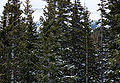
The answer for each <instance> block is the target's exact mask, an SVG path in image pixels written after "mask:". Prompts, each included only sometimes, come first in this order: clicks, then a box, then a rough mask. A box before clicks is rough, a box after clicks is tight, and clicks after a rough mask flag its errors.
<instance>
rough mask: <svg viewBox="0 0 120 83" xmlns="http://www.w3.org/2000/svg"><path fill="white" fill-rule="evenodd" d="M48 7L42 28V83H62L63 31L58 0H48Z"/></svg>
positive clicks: (40, 76) (45, 10) (42, 21)
mask: <svg viewBox="0 0 120 83" xmlns="http://www.w3.org/2000/svg"><path fill="white" fill-rule="evenodd" d="M47 3H48V6H46V7H45V9H44V16H45V19H44V20H42V19H41V20H40V21H41V23H42V24H41V25H42V27H41V28H40V47H41V49H40V51H41V53H40V54H39V55H40V57H41V66H40V70H41V71H40V73H41V74H40V75H39V79H40V82H47V83H54V82H56V83H57V82H61V81H60V80H61V77H62V72H61V64H62V62H60V60H61V59H60V58H61V51H60V48H61V45H60V41H61V30H60V28H59V26H58V24H57V19H56V0H47Z"/></svg>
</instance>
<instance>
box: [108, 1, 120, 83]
mask: <svg viewBox="0 0 120 83" xmlns="http://www.w3.org/2000/svg"><path fill="white" fill-rule="evenodd" d="M107 2H108V4H107V9H108V10H109V12H108V13H107V16H106V19H107V25H108V26H109V27H110V43H109V48H110V52H111V53H110V58H109V59H110V63H111V67H110V70H111V72H110V73H109V74H108V75H109V76H108V77H109V78H110V79H109V82H111V83H115V82H116V83H119V82H120V75H119V74H120V73H119V71H120V70H119V69H120V63H119V60H120V56H119V55H120V43H119V42H120V41H119V40H120V36H119V34H120V28H119V26H120V25H119V24H120V21H119V19H120V9H119V5H120V1H119V0H107Z"/></svg>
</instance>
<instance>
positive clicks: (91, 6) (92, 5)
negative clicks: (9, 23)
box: [0, 0, 100, 21]
mask: <svg viewBox="0 0 120 83" xmlns="http://www.w3.org/2000/svg"><path fill="white" fill-rule="evenodd" d="M21 1H22V2H24V1H25V0H21ZM80 1H81V3H82V5H83V6H84V3H85V6H86V7H88V10H89V11H90V19H92V20H98V19H99V18H100V12H98V11H97V10H98V9H99V7H98V5H97V4H98V3H100V0H80ZM6 2H7V0H1V2H0V15H2V11H3V9H4V7H3V6H4V5H5V3H6ZM31 5H32V8H33V10H35V12H34V14H33V16H34V21H39V18H38V17H40V16H42V15H43V14H42V12H43V11H42V8H44V7H45V5H46V2H45V1H43V0H31Z"/></svg>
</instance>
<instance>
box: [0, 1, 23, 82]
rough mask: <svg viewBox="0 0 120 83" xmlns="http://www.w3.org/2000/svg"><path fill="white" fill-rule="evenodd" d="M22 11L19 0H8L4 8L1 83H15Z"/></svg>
mask: <svg viewBox="0 0 120 83" xmlns="http://www.w3.org/2000/svg"><path fill="white" fill-rule="evenodd" d="M21 14H22V11H21V10H20V1H19V0H15V1H14V0H8V2H7V3H6V5H5V6H4V11H3V17H2V28H1V36H0V40H1V46H0V47H1V55H0V56H1V82H6V83H10V82H15V79H14V75H15V67H14V64H15V62H14V58H15V56H16V53H17V42H16V40H17V38H18V37H19V31H20V25H19V24H20V22H21V21H20V20H21Z"/></svg>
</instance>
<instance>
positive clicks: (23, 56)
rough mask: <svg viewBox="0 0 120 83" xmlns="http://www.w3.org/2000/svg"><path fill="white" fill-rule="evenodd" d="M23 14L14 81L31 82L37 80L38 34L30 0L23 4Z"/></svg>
mask: <svg viewBox="0 0 120 83" xmlns="http://www.w3.org/2000/svg"><path fill="white" fill-rule="evenodd" d="M24 7H25V9H24V12H23V13H24V15H25V17H23V19H22V23H21V24H22V25H21V28H22V34H21V36H20V38H19V47H18V49H19V52H18V53H17V57H16V58H15V62H16V66H15V67H16V69H17V74H16V81H17V82H24V83H31V82H38V78H37V75H38V71H39V57H38V49H39V45H38V35H37V27H36V25H35V23H34V22H33V17H32V14H33V12H34V11H33V10H32V8H31V7H32V6H31V5H30V1H29V0H26V1H25V4H24Z"/></svg>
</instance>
